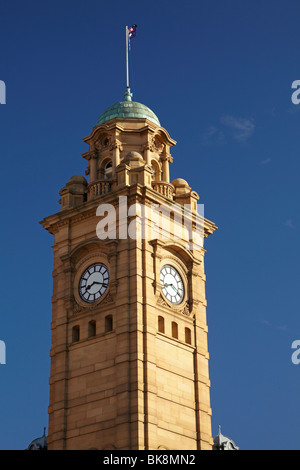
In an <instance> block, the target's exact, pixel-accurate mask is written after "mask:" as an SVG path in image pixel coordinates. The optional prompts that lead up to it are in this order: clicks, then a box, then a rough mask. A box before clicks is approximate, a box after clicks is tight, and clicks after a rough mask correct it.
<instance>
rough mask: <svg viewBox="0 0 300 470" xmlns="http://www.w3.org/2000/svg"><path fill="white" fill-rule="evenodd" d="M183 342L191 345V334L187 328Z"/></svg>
mask: <svg viewBox="0 0 300 470" xmlns="http://www.w3.org/2000/svg"><path fill="white" fill-rule="evenodd" d="M185 342H186V343H187V344H192V332H191V330H190V329H189V328H185Z"/></svg>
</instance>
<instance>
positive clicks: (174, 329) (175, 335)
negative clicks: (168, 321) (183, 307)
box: [172, 321, 178, 339]
mask: <svg viewBox="0 0 300 470" xmlns="http://www.w3.org/2000/svg"><path fill="white" fill-rule="evenodd" d="M172 336H173V338H175V339H178V325H177V323H175V322H174V321H172Z"/></svg>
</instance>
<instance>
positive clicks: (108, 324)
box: [105, 315, 113, 333]
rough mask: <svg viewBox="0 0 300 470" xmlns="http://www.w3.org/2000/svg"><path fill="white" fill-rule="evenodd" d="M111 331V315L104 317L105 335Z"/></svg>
mask: <svg viewBox="0 0 300 470" xmlns="http://www.w3.org/2000/svg"><path fill="white" fill-rule="evenodd" d="M112 330H113V317H112V315H107V316H106V317H105V333H108V332H109V331H112Z"/></svg>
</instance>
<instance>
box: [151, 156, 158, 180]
mask: <svg viewBox="0 0 300 470" xmlns="http://www.w3.org/2000/svg"><path fill="white" fill-rule="evenodd" d="M151 168H152V170H153V173H152V180H153V181H160V168H159V163H158V162H157V161H156V160H152V161H151Z"/></svg>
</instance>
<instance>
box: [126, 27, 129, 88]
mask: <svg viewBox="0 0 300 470" xmlns="http://www.w3.org/2000/svg"><path fill="white" fill-rule="evenodd" d="M126 87H127V89H128V88H129V66H128V26H126Z"/></svg>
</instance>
